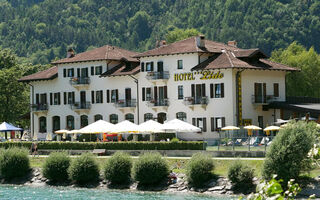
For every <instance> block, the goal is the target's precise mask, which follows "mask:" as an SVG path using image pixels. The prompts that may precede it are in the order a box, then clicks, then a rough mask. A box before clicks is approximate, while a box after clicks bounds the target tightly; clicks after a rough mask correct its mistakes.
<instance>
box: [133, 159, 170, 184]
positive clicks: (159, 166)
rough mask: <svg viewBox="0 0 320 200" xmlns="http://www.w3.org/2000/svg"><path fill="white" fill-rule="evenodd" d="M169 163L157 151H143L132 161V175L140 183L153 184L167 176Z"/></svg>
mask: <svg viewBox="0 0 320 200" xmlns="http://www.w3.org/2000/svg"><path fill="white" fill-rule="evenodd" d="M168 175H169V165H168V163H167V161H166V160H165V159H164V158H162V156H161V155H160V154H159V153H145V154H143V155H141V156H140V157H139V159H138V160H137V161H136V162H135V163H134V167H133V176H134V179H135V180H136V181H138V182H139V184H141V185H148V184H150V185H155V184H158V183H160V182H161V181H163V180H165V179H166V178H168Z"/></svg>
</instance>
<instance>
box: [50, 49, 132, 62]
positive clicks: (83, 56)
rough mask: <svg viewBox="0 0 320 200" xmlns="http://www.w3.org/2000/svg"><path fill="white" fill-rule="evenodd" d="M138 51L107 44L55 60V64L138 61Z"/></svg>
mask: <svg viewBox="0 0 320 200" xmlns="http://www.w3.org/2000/svg"><path fill="white" fill-rule="evenodd" d="M136 54H137V53H136V52H133V51H128V50H126V49H122V48H120V47H116V46H110V45H105V46H103V47H99V48H96V49H92V50H89V51H86V52H83V53H79V54H76V55H75V56H74V57H72V58H64V59H61V60H58V61H55V62H53V64H62V63H73V62H85V61H96V60H121V59H123V58H124V59H126V60H128V61H132V62H138V60H137V59H136V58H133V56H134V55H136Z"/></svg>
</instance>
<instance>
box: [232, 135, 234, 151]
mask: <svg viewBox="0 0 320 200" xmlns="http://www.w3.org/2000/svg"><path fill="white" fill-rule="evenodd" d="M233 134H234V133H233ZM233 134H232V151H234V137H233Z"/></svg>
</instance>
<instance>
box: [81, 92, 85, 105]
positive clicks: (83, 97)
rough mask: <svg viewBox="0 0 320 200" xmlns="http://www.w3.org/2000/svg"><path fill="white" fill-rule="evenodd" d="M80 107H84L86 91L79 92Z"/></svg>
mask: <svg viewBox="0 0 320 200" xmlns="http://www.w3.org/2000/svg"><path fill="white" fill-rule="evenodd" d="M80 106H81V108H85V106H86V91H81V92H80Z"/></svg>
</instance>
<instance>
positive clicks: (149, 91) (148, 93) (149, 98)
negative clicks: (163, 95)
mask: <svg viewBox="0 0 320 200" xmlns="http://www.w3.org/2000/svg"><path fill="white" fill-rule="evenodd" d="M146 100H147V101H151V88H146Z"/></svg>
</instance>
